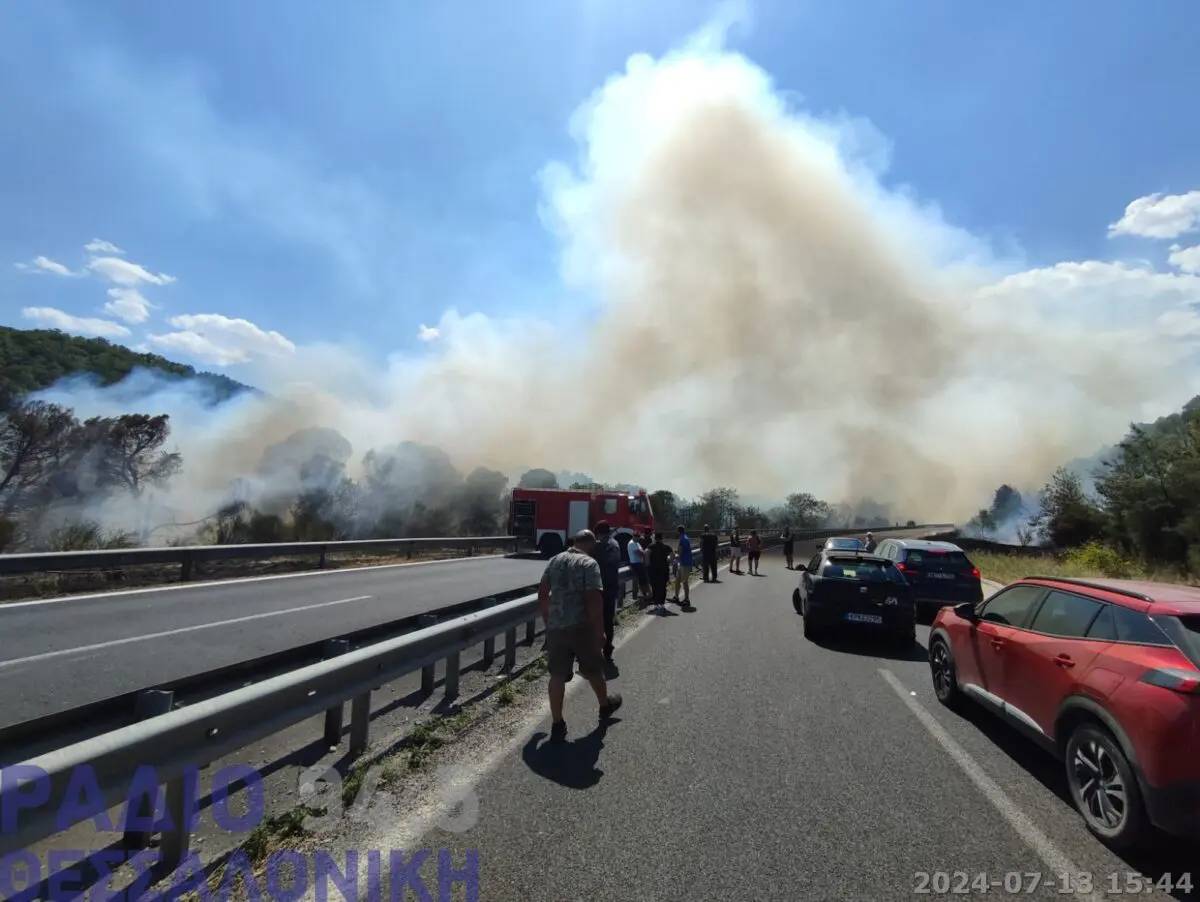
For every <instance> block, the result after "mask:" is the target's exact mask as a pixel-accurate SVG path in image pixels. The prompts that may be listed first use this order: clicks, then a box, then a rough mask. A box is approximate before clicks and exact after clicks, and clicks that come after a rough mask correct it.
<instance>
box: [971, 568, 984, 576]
mask: <svg viewBox="0 0 1200 902" xmlns="http://www.w3.org/2000/svg"><path fill="white" fill-rule="evenodd" d="M971 575H972V576H973V577H975V578H976V579H981V578H982V577H983V574H982V573H980V572H979V568H978V567H972V568H971Z"/></svg>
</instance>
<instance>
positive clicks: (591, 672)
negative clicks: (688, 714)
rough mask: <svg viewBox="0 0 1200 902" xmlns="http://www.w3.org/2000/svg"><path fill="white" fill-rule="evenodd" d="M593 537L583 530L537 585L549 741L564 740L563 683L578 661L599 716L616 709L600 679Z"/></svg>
mask: <svg viewBox="0 0 1200 902" xmlns="http://www.w3.org/2000/svg"><path fill="white" fill-rule="evenodd" d="M595 545H596V536H595V535H594V534H593V533H592V532H591V530H587V529H585V530H582V531H581V532H579V533H578V534H577V535H576V536H575V544H574V546H573V547H571V548H568V549H567V550H566V551H564V552H562V553H561V554H556V555H555V556H554V557H552V558H551V559H550V563H548V564H547V565H546V572H545V573H544V574H542V581H541V584H540V585H539V586H538V604H539V607H540V608H541V614H542V620H544V621H545V623H546V664H547V669H548V670H549V671H550V716H551V718H552V720H553V726H552V727H551V729H550V739H551V741H553V742H562V741H563V740H564V739H566V736H567V724H566V721H564V720H563V696H564V694H565V693H566V687H567V680H569V679H570V678H571V673H572V671H573V670H574V667H575V661H578V662H579V673H580V674H581V675H582V676H583V678H584V679H586V680H587V681H588V683H589V684H591V687H592V691H593V692H595V693H596V701H598V702H599V703H600V718H601V719H602V720H606V719H608V718H609V717H612V715H613V713H614V712H615V711H616V710H617V708H619V707H621V696H620V694H619V693H616V692H609V691H608V684H607V683H605V681H604V647H605V644H606V642H607V639H606V636H605V632H604V597H603V594H602V588H603V582H602V580H601V578H600V565H599V564H598V563H597V562H596V560H595V559H594V558H593V557H592V556H591V552H592V551H593V549H594V548H595Z"/></svg>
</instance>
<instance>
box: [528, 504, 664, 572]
mask: <svg viewBox="0 0 1200 902" xmlns="http://www.w3.org/2000/svg"><path fill="white" fill-rule="evenodd" d="M601 520H606V521H608V525H609V526H611V527H612V531H613V536H614V538H616V540H617V541H618V542H620V543H621V547H622V549H624V547H625V543H626V542H627V541H629V536H631V535H633V534H634V533H635V532H638V533H642V532H645V531H646V530H647V529H650V530H653V529H654V512H653V511H652V510H651V509H650V498H649V497H648V496H647V495H646V492H645V490H640V491H638V492H637V493H636V494H632V495H631V494H629V493H628V492H617V491H611V492H610V491H603V490H601V491H589V490H587V489H523V488H516V489H513V493H512V508H511V511H510V516H509V533H510V535H514V536H517V537H518V538H520V539H521V540H522V541H524V542H526V543H528V544H529V545H532V546H533V547H535V548H537V550H538V551H540V552H541V553H542V554H543V555H544V556H545V557H550V556H552V555H555V554H558V553H559V552H560V551H562V550H563V548H565V547H566V542H567V536H573V535H575V533H577V532H579V530H581V529H591V528H592V527H593V526H595V525H596V523H598V522H599V521H601Z"/></svg>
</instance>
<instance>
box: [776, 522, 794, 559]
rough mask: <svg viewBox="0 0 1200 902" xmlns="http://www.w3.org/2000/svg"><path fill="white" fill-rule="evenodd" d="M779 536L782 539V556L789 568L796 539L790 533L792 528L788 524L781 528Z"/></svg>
mask: <svg viewBox="0 0 1200 902" xmlns="http://www.w3.org/2000/svg"><path fill="white" fill-rule="evenodd" d="M779 538H781V539H783V558H784V560H785V561H787V568H788V569H789V570H791V569H792V559H793V558H794V557H795V555H796V539H795V537H794V536H793V535H792V528H791V527H790V526H785V527H784V528H783V535H781V536H780V537H779Z"/></svg>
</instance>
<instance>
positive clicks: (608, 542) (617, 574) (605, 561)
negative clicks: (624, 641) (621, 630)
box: [592, 520, 621, 663]
mask: <svg viewBox="0 0 1200 902" xmlns="http://www.w3.org/2000/svg"><path fill="white" fill-rule="evenodd" d="M592 557H594V558H595V559H596V563H598V564H599V565H600V581H601V583H602V584H603V591H604V637H605V638H604V658H605V660H606V661H608V662H609V663H612V653H613V624H614V622H615V621H616V618H617V596H618V595H620V594H621V546H620V545H618V544H617V540H616V539H614V538H613V537H612V535H611V534H610V531H609V526H608V522H607V521H606V520H601V521H600V522H599V523H597V524H596V541H595V543H594V547H593V548H592Z"/></svg>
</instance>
